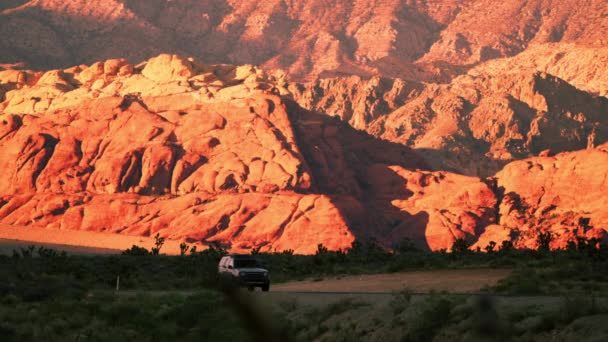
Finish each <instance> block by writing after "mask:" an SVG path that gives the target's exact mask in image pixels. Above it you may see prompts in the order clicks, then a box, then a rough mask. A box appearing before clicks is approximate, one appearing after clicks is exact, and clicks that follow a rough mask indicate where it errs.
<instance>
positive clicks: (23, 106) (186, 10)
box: [0, 0, 608, 253]
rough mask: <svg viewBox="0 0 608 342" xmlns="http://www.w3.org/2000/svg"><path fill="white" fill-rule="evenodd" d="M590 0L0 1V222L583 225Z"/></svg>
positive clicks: (419, 233)
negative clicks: (302, 0)
mask: <svg viewBox="0 0 608 342" xmlns="http://www.w3.org/2000/svg"><path fill="white" fill-rule="evenodd" d="M607 11H608V8H607V6H606V5H605V1H602V0H593V1H585V2H580V1H574V0H567V1H560V2H559V3H551V4H548V3H547V2H545V1H540V0H539V1H523V0H522V1H519V0H515V1H487V0H475V1H447V0H445V1H440V0H438V1H424V2H423V1H371V2H370V1H358V0H339V1H334V2H332V3H331V4H329V5H328V3H327V2H324V1H316V0H313V1H305V2H293V1H287V2H285V1H265V2H264V3H263V4H259V3H258V2H252V1H223V0H222V1H219V0H217V1H216V0H210V1H199V0H196V1H195V0H173V1H161V0H151V1H131V0H104V1H96V2H91V1H84V0H70V1H57V0H35V1H24V0H11V1H5V2H3V4H1V5H0V155H2V158H0V170H2V171H3V174H4V175H5V176H4V177H3V178H1V179H0V222H2V223H8V224H14V225H31V226H39V227H48V228H57V229H80V230H92V231H100V232H113V233H122V234H131V235H153V234H155V233H156V232H159V233H161V235H163V236H166V237H169V238H172V239H177V240H184V241H189V242H202V243H205V244H211V243H219V244H222V245H225V246H228V247H230V248H232V249H233V250H235V251H248V250H250V249H251V248H256V247H260V248H262V250H268V251H270V250H285V249H293V250H295V251H296V252H298V253H313V252H314V251H315V250H316V248H317V244H319V243H322V244H324V245H325V246H327V247H329V248H331V249H340V248H348V247H349V246H350V244H351V243H352V241H353V240H354V239H357V238H360V239H367V238H375V239H377V240H378V241H380V242H381V243H382V244H383V245H385V246H387V247H389V248H390V247H392V246H394V245H395V244H397V243H399V241H401V240H402V239H403V238H410V239H412V240H413V241H415V242H416V243H417V244H418V245H419V246H420V247H422V248H425V249H432V250H438V249H444V248H445V249H449V248H450V247H451V245H452V243H453V242H454V241H455V240H456V239H459V238H464V239H467V240H468V241H469V242H470V243H472V244H473V246H474V247H473V248H476V247H480V248H484V247H485V246H486V245H487V244H488V243H489V242H490V241H494V242H496V243H497V244H498V245H500V243H501V242H502V241H503V240H509V241H512V242H513V243H514V244H515V245H516V246H517V247H523V248H535V247H537V246H536V237H537V236H538V234H539V233H540V232H547V231H549V232H551V233H552V234H553V235H554V237H555V239H554V241H553V247H555V248H559V247H562V246H565V244H566V243H567V241H568V240H571V239H573V238H574V237H576V236H586V237H597V238H605V235H606V233H605V232H606V229H608V224H607V223H606V219H605V215H606V214H605V210H606V209H604V208H605V207H606V206H605V202H602V201H605V199H604V198H605V197H606V196H604V194H605V193H606V190H605V186H604V185H605V184H604V183H605V178H606V174H608V170H606V168H605V165H606V163H605V162H604V161H603V159H605V146H606V145H605V143H606V142H607V141H608V122H607V120H608V116H607V114H608V99H607V96H608V78H607V77H608V76H607V75H608V74H607V73H606V72H605V70H606V64H607V63H608V48H606V47H607V46H608V41H607V40H606V39H607V38H606V37H608V34H607V32H606V30H607V27H608V22H607V21H606V20H607V19H606V18H608V16H607V14H608V13H607ZM102 47H103V48H102ZM189 56H195V57H196V58H193V57H189ZM142 61H143V62H142ZM27 69H32V70H27ZM602 182H604V183H602ZM577 190H578V191H577Z"/></svg>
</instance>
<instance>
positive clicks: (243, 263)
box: [218, 254, 270, 292]
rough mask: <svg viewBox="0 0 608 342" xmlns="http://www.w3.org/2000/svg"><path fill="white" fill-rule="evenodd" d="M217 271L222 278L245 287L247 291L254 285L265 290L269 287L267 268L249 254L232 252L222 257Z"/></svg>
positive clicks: (252, 288)
mask: <svg viewBox="0 0 608 342" xmlns="http://www.w3.org/2000/svg"><path fill="white" fill-rule="evenodd" d="M218 272H219V274H220V277H222V278H224V280H229V281H232V282H233V283H235V284H237V285H239V286H243V287H247V288H248V289H249V291H253V290H254V289H255V288H256V287H260V288H261V289H262V291H265V292H266V291H268V290H269V289H270V277H269V274H268V273H269V272H268V270H267V269H265V268H264V267H262V266H261V265H260V263H259V262H258V261H257V259H256V258H254V257H253V256H251V255H239V254H233V255H227V256H225V257H222V259H221V260H220V263H219V265H218Z"/></svg>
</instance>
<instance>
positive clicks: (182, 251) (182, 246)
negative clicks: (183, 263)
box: [179, 242, 188, 256]
mask: <svg viewBox="0 0 608 342" xmlns="http://www.w3.org/2000/svg"><path fill="white" fill-rule="evenodd" d="M187 252H188V245H187V244H186V243H185V242H182V243H180V244H179V255H180V256H184V255H186V253H187Z"/></svg>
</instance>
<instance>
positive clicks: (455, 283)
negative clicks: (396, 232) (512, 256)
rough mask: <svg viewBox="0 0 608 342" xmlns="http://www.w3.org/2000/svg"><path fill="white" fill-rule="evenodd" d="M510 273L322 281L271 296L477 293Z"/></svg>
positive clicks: (282, 288) (276, 288) (279, 287)
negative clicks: (331, 293) (407, 292)
mask: <svg viewBox="0 0 608 342" xmlns="http://www.w3.org/2000/svg"><path fill="white" fill-rule="evenodd" d="M510 273H511V271H510V270H504V269H473V270H436V271H413V272H403V273H388V274H371V275H356V276H345V277H337V278H336V277H333V278H327V279H323V280H321V281H312V280H309V281H299V282H290V283H284V284H276V285H273V286H272V291H273V292H392V291H399V290H402V289H404V288H407V289H409V290H410V291H413V292H418V293H421V292H429V291H432V290H436V291H448V292H453V293H467V292H478V291H479V290H480V289H482V288H483V287H485V286H492V285H495V284H496V283H497V282H498V281H499V280H500V279H503V278H505V277H507V276H508V275H509V274H510Z"/></svg>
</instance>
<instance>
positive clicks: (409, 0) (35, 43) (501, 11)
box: [0, 0, 608, 80]
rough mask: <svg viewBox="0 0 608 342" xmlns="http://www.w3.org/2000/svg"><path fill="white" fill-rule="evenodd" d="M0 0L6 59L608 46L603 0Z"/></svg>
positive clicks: (346, 70)
mask: <svg viewBox="0 0 608 342" xmlns="http://www.w3.org/2000/svg"><path fill="white" fill-rule="evenodd" d="M0 6H1V7H0V11H2V12H0V63H3V62H4V63H12V62H15V61H20V62H21V61H22V62H27V63H29V64H30V66H32V67H36V68H40V67H42V68H58V67H67V66H69V65H74V64H80V63H85V64H91V63H93V62H95V61H98V60H104V59H108V58H119V57H125V58H127V59H128V60H129V61H131V62H132V63H134V62H138V61H140V60H143V59H146V58H150V57H152V56H154V55H157V54H159V53H161V52H172V53H178V54H190V55H194V56H198V57H201V58H202V59H203V60H205V61H206V62H208V63H233V64H247V63H253V64H257V65H264V66H265V67H266V68H268V69H278V68H281V69H285V70H286V71H287V73H288V74H289V75H291V76H292V77H293V78H298V79H314V78H316V77H317V76H321V77H331V76H340V75H344V74H349V75H352V74H355V75H360V76H372V75H377V74H380V75H383V76H389V77H399V78H406V79H417V80H422V79H425V80H429V79H433V80H446V79H448V80H449V79H450V78H451V77H452V76H453V75H455V74H459V73H461V72H462V70H466V69H468V68H470V67H471V66H474V65H476V64H477V63H480V62H484V61H487V60H491V59H495V58H501V57H509V56H514V55H517V54H519V53H521V52H525V51H526V50H527V49H529V48H532V49H534V47H535V46H537V45H541V44H545V43H560V44H561V43H567V44H575V45H577V46H582V47H591V48H605V47H606V46H607V45H608V41H607V38H606V37H607V35H606V27H607V25H608V24H607V19H606V18H607V17H606V14H607V13H608V8H607V6H606V4H605V1H604V0H588V1H584V2H581V1H577V0H563V1H559V2H547V1H544V0H533V1H524V0H514V1H502V0H472V1H452V0H438V1H414V0H391V1H386V0H383V1H379V0H374V1H370V0H337V1H333V2H331V3H328V2H325V1H320V0H312V1H305V2H297V1H279V0H271V1H265V2H264V3H263V4H258V1H253V0H245V1H243V0H238V1H237V0H207V1H196V0H173V1H164V0H149V1H145V2H142V1H139V0H102V1H95V2H91V1H86V0H69V1H66V0H30V1H25V0H11V1H4V2H3V4H2V5H0ZM101 46H103V49H100V48H99V47H101ZM543 49H544V50H545V51H548V50H549V49H553V48H552V47H551V48H543ZM572 63H574V64H575V65H579V66H581V67H585V63H584V61H577V60H572Z"/></svg>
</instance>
